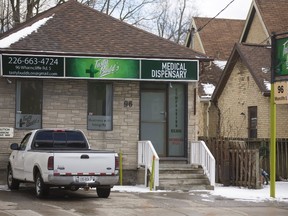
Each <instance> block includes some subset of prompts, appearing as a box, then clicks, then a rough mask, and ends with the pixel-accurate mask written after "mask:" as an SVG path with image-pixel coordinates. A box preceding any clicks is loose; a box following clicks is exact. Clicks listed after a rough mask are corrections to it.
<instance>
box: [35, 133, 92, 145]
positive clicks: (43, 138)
mask: <svg viewBox="0 0 288 216" xmlns="http://www.w3.org/2000/svg"><path fill="white" fill-rule="evenodd" d="M32 146H33V148H34V149H47V148H48V149H87V148H88V147H87V146H88V145H87V141H86V139H85V137H84V135H83V133H82V132H80V131H73V130H41V131H38V132H37V133H36V135H35V138H34V141H33V145H32Z"/></svg>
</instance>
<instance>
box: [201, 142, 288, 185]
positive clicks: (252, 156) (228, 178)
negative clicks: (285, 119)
mask: <svg viewBox="0 0 288 216" xmlns="http://www.w3.org/2000/svg"><path fill="white" fill-rule="evenodd" d="M199 140H204V141H205V143H206V144H207V146H208V148H209V149H210V151H211V152H212V154H213V156H214V157H215V160H216V182H219V183H223V184H224V185H235V186H247V187H253V188H258V187H259V184H260V178H261V175H260V169H264V170H266V171H267V172H268V173H269V172H270V160H269V152H270V140H269V139H236V138H205V137H201V138H199ZM287 178H288V139H277V140H276V180H282V179H287Z"/></svg>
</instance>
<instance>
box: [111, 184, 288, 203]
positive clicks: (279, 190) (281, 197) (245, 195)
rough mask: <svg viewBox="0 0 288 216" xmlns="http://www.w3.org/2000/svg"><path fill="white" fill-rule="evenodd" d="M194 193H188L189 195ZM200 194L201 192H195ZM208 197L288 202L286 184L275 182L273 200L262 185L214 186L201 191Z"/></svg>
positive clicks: (132, 188)
mask: <svg viewBox="0 0 288 216" xmlns="http://www.w3.org/2000/svg"><path fill="white" fill-rule="evenodd" d="M112 191H119V192H134V193H148V192H151V191H150V190H149V188H148V187H144V185H137V186H114V187H113V188H112ZM152 192H166V193H167V192H169V191H161V190H158V191H152ZM193 192H194V191H190V194H191V195H194V194H193ZM197 192H201V190H197ZM209 196H222V197H226V198H230V199H234V200H236V201H249V202H264V201H279V202H288V182H276V184H275V198H272V197H270V185H263V188H262V189H248V188H244V187H241V188H240V187H224V186H222V185H216V186H215V189H214V190H212V191H207V190H203V195H202V197H203V200H204V201H205V200H207V201H211V200H209V199H207V198H209Z"/></svg>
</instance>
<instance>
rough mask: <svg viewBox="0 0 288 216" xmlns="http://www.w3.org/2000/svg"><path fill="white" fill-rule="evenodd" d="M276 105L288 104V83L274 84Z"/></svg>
mask: <svg viewBox="0 0 288 216" xmlns="http://www.w3.org/2000/svg"><path fill="white" fill-rule="evenodd" d="M274 101H275V104H288V81H279V82H275V83H274Z"/></svg>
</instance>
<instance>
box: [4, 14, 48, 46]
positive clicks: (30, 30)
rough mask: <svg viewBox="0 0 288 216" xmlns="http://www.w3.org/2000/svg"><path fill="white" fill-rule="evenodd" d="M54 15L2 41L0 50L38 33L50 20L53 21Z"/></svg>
mask: <svg viewBox="0 0 288 216" xmlns="http://www.w3.org/2000/svg"><path fill="white" fill-rule="evenodd" d="M53 16H54V14H53V15H52V16H50V17H46V18H44V19H42V20H39V21H37V22H35V23H33V24H32V25H31V26H28V27H26V28H24V29H21V30H19V31H17V32H15V33H13V34H11V35H9V36H7V37H5V38H3V39H1V40H0V48H9V47H10V45H11V44H13V43H16V42H17V41H19V40H20V39H22V38H25V37H27V36H28V35H30V34H32V33H33V32H37V30H38V29H39V28H40V27H41V26H42V25H44V24H45V23H46V22H47V21H48V20H50V19H52V18H53Z"/></svg>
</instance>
